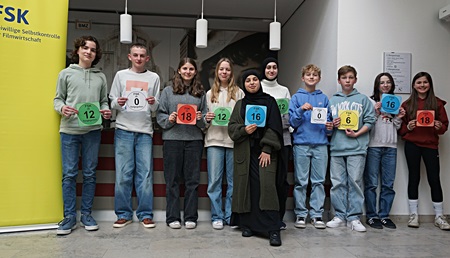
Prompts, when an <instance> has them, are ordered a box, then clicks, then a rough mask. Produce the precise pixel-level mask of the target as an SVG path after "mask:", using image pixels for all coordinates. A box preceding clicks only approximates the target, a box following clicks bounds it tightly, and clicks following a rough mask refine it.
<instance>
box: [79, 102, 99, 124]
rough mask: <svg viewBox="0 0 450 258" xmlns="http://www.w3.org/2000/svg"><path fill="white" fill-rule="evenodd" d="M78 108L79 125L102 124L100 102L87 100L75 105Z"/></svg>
mask: <svg viewBox="0 0 450 258" xmlns="http://www.w3.org/2000/svg"><path fill="white" fill-rule="evenodd" d="M75 108H76V109H77V110H78V125H79V126H91V125H100V124H102V118H101V114H100V104H99V103H98V102H85V103H78V104H76V105H75Z"/></svg>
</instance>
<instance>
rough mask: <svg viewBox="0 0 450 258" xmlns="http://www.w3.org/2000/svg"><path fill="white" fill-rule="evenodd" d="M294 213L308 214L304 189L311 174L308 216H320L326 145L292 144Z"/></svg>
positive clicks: (326, 160) (325, 170)
mask: <svg viewBox="0 0 450 258" xmlns="http://www.w3.org/2000/svg"><path fill="white" fill-rule="evenodd" d="M293 150H294V179H295V186H294V200H295V208H294V213H295V215H296V216H297V217H304V218H306V216H307V215H308V209H307V208H306V189H307V187H308V181H309V178H310V175H311V195H310V197H309V206H310V211H309V216H310V217H311V218H322V213H323V203H324V201H325V189H324V186H323V184H324V182H325V176H326V174H327V163H328V147H327V145H294V149H293Z"/></svg>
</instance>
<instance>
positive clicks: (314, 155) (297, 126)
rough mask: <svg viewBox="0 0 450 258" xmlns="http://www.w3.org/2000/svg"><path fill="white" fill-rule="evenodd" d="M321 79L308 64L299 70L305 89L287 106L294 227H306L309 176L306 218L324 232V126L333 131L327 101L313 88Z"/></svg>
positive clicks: (326, 158) (325, 131)
mask: <svg viewBox="0 0 450 258" xmlns="http://www.w3.org/2000/svg"><path fill="white" fill-rule="evenodd" d="M320 78H321V71H320V68H319V67H317V66H316V65H313V64H309V65H307V66H305V67H303V68H302V81H303V82H304V85H305V88H304V89H303V88H300V89H299V90H298V91H297V93H295V94H294V96H292V99H291V101H290V104H289V122H290V124H291V127H292V128H294V132H293V133H292V135H293V140H294V148H293V152H294V178H295V187H294V199H295V208H294V213H295V216H296V220H295V224H294V226H295V227H297V228H305V227H306V217H307V215H308V209H307V208H306V188H307V187H308V181H309V179H310V176H311V196H310V199H309V206H310V208H311V209H310V211H309V215H310V218H311V223H312V224H313V225H314V227H315V228H319V229H324V228H325V227H326V226H325V223H324V222H323V220H322V213H323V203H324V201H325V190H324V186H323V184H324V182H325V176H326V173H327V163H328V147H327V145H328V144H329V143H328V137H327V135H328V134H331V132H332V131H331V130H327V128H326V124H328V127H329V128H330V129H332V123H331V120H332V118H331V113H330V110H329V109H328V97H327V96H326V95H325V94H323V93H322V91H320V90H316V85H317V84H318V83H319V81H320Z"/></svg>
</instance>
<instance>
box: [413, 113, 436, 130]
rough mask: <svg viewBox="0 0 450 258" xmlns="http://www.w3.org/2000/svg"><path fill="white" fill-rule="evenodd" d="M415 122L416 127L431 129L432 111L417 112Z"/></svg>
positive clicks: (432, 121) (432, 124)
mask: <svg viewBox="0 0 450 258" xmlns="http://www.w3.org/2000/svg"><path fill="white" fill-rule="evenodd" d="M416 120H417V121H416V126H421V127H433V126H434V110H417V115H416Z"/></svg>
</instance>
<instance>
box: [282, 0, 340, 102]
mask: <svg viewBox="0 0 450 258" xmlns="http://www.w3.org/2000/svg"><path fill="white" fill-rule="evenodd" d="M337 10H338V2H337V1H336V0H313V1H311V0H306V1H305V2H304V3H303V5H302V6H301V7H300V9H299V10H298V11H297V12H296V13H295V14H294V15H293V16H292V17H291V19H290V20H289V21H288V23H286V24H283V28H282V34H281V35H282V39H281V44H282V47H281V51H280V52H279V56H278V58H279V62H280V74H279V82H280V84H283V85H285V86H287V87H288V88H289V90H290V92H291V94H294V93H295V92H297V90H298V88H299V87H301V86H302V84H301V82H302V81H301V68H302V67H303V66H305V65H307V64H310V63H314V64H316V65H317V66H319V67H320V68H321V70H322V80H321V82H320V83H319V85H318V88H320V89H321V90H322V91H323V92H324V93H325V94H327V95H328V96H331V94H333V93H335V92H336V51H337V14H338V12H337Z"/></svg>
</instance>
